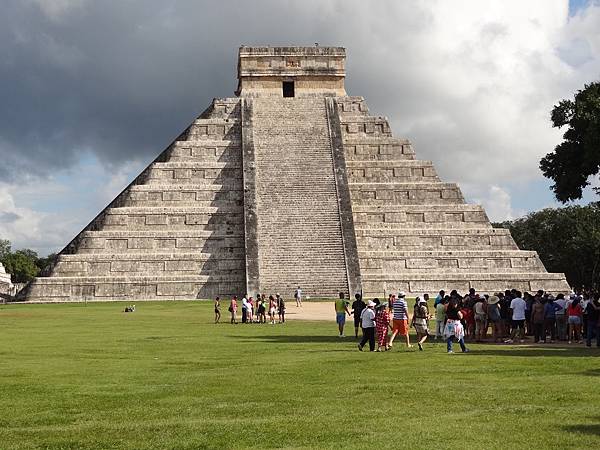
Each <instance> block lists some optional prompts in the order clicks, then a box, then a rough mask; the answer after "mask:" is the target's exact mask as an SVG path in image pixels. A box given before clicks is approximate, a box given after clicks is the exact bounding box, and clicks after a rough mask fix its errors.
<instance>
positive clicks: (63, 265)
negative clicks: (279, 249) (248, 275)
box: [52, 252, 245, 279]
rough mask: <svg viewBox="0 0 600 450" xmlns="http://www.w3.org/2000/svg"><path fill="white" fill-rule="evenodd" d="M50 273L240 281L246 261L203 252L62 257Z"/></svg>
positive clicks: (240, 254)
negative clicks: (224, 278)
mask: <svg viewBox="0 0 600 450" xmlns="http://www.w3.org/2000/svg"><path fill="white" fill-rule="evenodd" d="M65 256H67V257H65ZM86 256H87V258H86ZM52 274H53V275H54V276H63V277H81V276H111V275H112V276H123V275H134V276H136V275H156V276H177V275H179V274H183V275H194V274H196V275H220V276H234V278H236V279H239V278H240V277H245V260H244V253H243V252H238V254H237V255H235V257H233V256H231V254H228V253H225V254H223V255H219V256H218V257H217V256H215V255H211V254H206V253H185V254H165V253H144V254H130V253H129V254H120V255H119V254H94V255H90V254H88V255H85V254H78V255H64V256H61V257H59V260H58V262H57V264H56V266H55V267H54V269H53V272H52Z"/></svg>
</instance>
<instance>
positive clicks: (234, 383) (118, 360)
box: [0, 302, 600, 450]
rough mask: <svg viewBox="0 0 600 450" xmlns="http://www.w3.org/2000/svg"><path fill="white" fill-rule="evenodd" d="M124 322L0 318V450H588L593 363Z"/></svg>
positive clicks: (157, 308)
mask: <svg viewBox="0 0 600 450" xmlns="http://www.w3.org/2000/svg"><path fill="white" fill-rule="evenodd" d="M123 307H124V305H123V304H121V303H103V304H88V305H87V306H85V305H83V304H62V305H6V306H0V342H1V344H0V352H1V355H0V356H1V357H0V421H1V425H0V448H1V449H3V450H4V449H31V448H48V449H59V448H60V449H92V448H94V449H95V448H102V449H107V448H118V449H149V448H160V449H203V448H223V449H230V448H335V449H342V448H344V449H345V448H410V449H470V448H473V449H494V448H502V449H531V448H536V449H545V448H548V449H550V448H552V449H570V448H573V449H575V448H578V449H597V448H600V358H599V356H600V351H598V350H597V349H596V348H593V349H586V348H582V347H579V346H578V347H576V348H569V349H564V348H555V347H552V348H551V347H547V348H543V347H542V348H531V347H519V346H497V345H496V346H495V345H471V346H470V348H471V350H472V352H471V353H469V354H461V353H457V354H454V355H448V354H446V352H445V347H444V345H443V344H435V345H434V344H428V345H426V350H425V351H424V352H418V351H413V350H412V349H411V350H407V349H405V347H403V346H401V345H400V344H401V343H400V342H397V344H396V345H395V348H394V350H393V351H391V352H385V353H369V352H362V353H361V352H359V351H358V350H357V349H356V343H355V341H354V339H353V338H352V337H350V338H348V337H347V338H345V339H339V338H338V337H337V336H336V325H335V323H334V321H333V317H332V321H331V322H301V321H295V322H294V321H289V322H288V323H286V324H285V325H275V326H272V325H268V324H267V325H242V324H239V325H237V326H233V325H230V324H229V323H227V320H226V315H227V311H226V308H223V310H224V311H223V321H224V323H222V324H219V325H215V324H213V323H212V319H213V313H212V304H210V303H208V302H165V303H143V304H142V303H140V302H138V303H137V311H136V312H135V313H132V314H125V313H122V312H121V311H122V309H123ZM290 307H292V306H290ZM332 309H333V308H332ZM348 331H350V330H348Z"/></svg>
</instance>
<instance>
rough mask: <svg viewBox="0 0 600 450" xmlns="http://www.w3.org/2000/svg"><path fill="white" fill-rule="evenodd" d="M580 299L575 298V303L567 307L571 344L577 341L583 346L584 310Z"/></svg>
mask: <svg viewBox="0 0 600 450" xmlns="http://www.w3.org/2000/svg"><path fill="white" fill-rule="evenodd" d="M580 302H581V300H580V298H579V297H575V298H574V299H573V301H572V302H571V303H570V304H569V306H567V321H568V323H569V344H570V343H571V342H572V340H573V341H577V342H578V343H579V344H581V322H582V320H581V317H582V315H583V314H582V313H583V310H582V309H581V305H580Z"/></svg>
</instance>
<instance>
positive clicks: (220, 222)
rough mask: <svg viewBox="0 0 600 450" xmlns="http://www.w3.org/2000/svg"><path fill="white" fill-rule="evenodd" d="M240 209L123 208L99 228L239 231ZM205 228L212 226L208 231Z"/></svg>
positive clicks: (109, 214) (109, 213)
mask: <svg viewBox="0 0 600 450" xmlns="http://www.w3.org/2000/svg"><path fill="white" fill-rule="evenodd" d="M243 223H244V217H243V213H242V211H241V210H240V208H237V207H236V208H215V207H202V208H196V207H185V208H181V207H122V208H109V209H107V211H106V213H105V214H104V216H103V218H102V220H101V222H100V223H99V224H98V226H101V227H102V228H103V229H106V230H117V229H123V228H129V229H132V230H137V229H142V230H143V229H148V230H151V229H163V228H166V229H172V230H178V229H187V228H189V227H199V228H200V229H204V230H213V229H214V230H226V229H228V228H229V227H231V228H232V229H237V227H236V225H238V224H243ZM206 225H210V226H209V227H206Z"/></svg>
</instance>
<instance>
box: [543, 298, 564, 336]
mask: <svg viewBox="0 0 600 450" xmlns="http://www.w3.org/2000/svg"><path fill="white" fill-rule="evenodd" d="M544 301H545V304H544V339H543V341H544V342H546V338H547V337H548V334H549V335H550V343H552V342H554V340H555V339H556V311H558V310H560V309H561V307H560V305H558V304H557V303H554V298H550V296H546V297H545V299H544Z"/></svg>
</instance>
